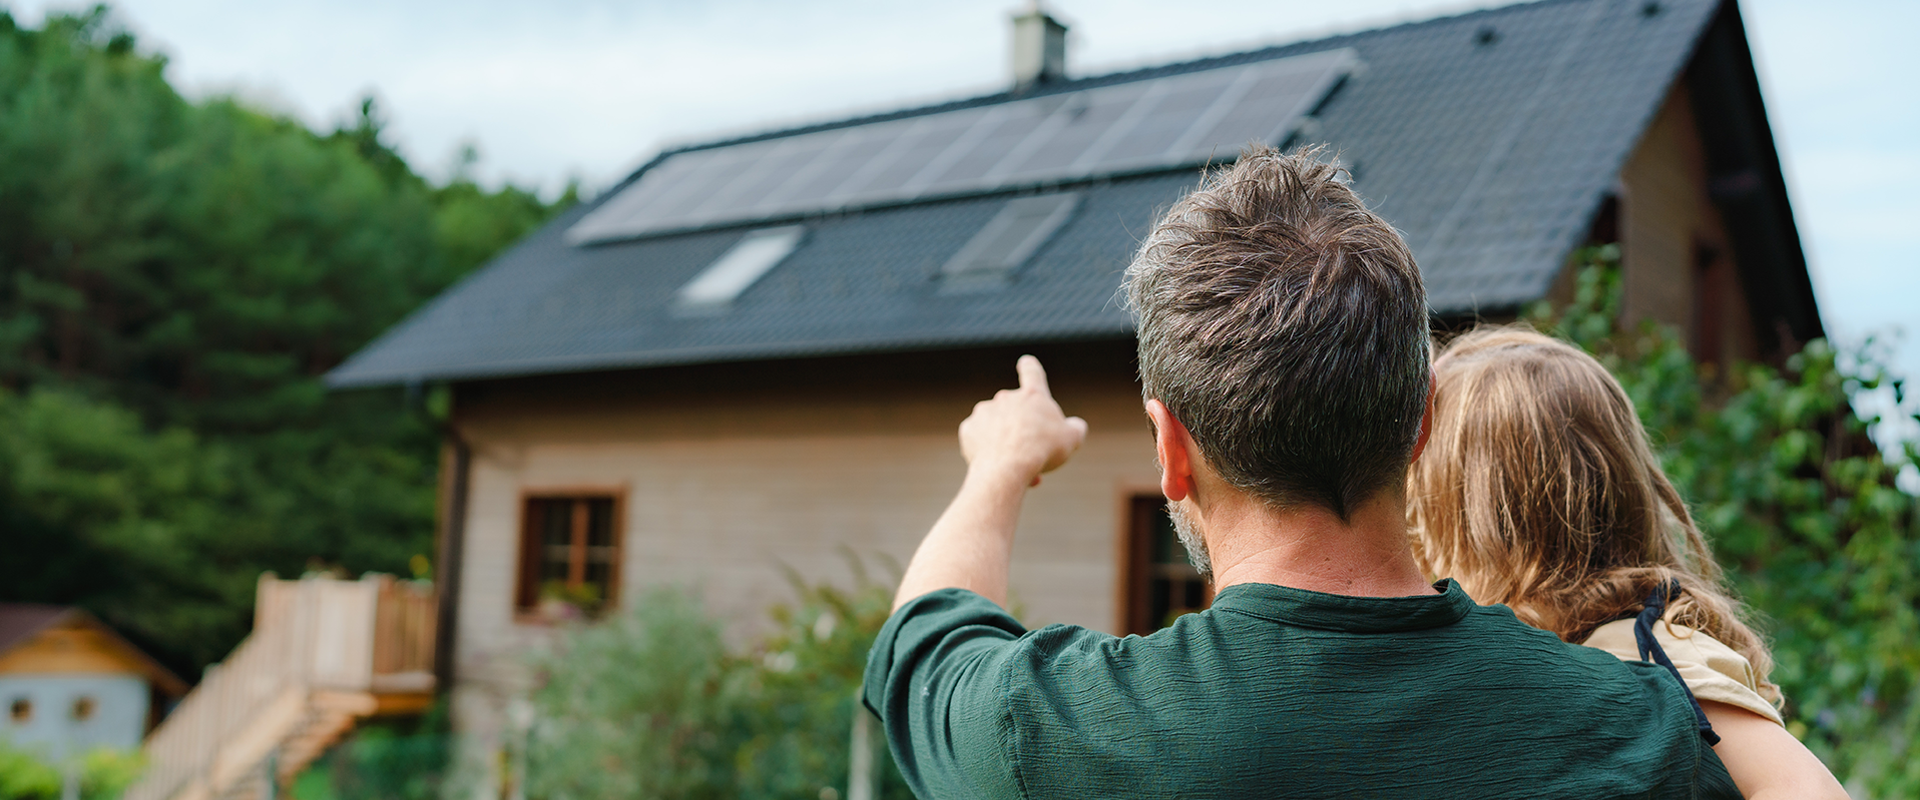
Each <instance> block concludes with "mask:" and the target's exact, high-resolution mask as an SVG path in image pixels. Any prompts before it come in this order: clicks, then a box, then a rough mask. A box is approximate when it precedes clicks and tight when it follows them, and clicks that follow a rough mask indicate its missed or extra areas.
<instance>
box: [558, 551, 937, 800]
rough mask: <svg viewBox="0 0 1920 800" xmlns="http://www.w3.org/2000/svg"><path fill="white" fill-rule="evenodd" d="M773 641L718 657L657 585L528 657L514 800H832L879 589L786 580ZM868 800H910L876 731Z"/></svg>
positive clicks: (694, 610) (678, 601)
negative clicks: (541, 654) (521, 763)
mask: <svg viewBox="0 0 1920 800" xmlns="http://www.w3.org/2000/svg"><path fill="white" fill-rule="evenodd" d="M794 585H795V588H796V590H797V592H798V595H799V602H798V603H797V604H795V605H792V606H782V607H779V608H775V609H774V610H773V612H772V616H773V621H774V623H775V629H774V631H773V632H772V633H771V634H770V635H769V636H767V637H766V638H765V639H763V640H762V641H761V642H760V643H759V644H758V645H757V646H755V647H753V648H751V649H750V650H748V651H747V652H745V653H734V652H730V651H729V650H728V649H727V647H726V646H725V644H724V642H723V640H722V637H721V633H720V631H721V624H720V623H719V621H717V620H715V619H714V618H713V617H711V616H709V615H708V614H707V613H706V612H705V610H704V609H702V608H701V607H700V605H699V603H698V602H697V601H695V600H693V599H692V598H691V597H690V596H689V595H687V594H686V593H685V592H683V591H680V590H677V589H661V590H655V591H653V592H651V593H649V594H648V595H647V596H645V597H643V598H640V600H639V601H638V602H637V603H635V604H634V605H633V606H632V608H631V609H630V610H628V611H625V612H622V613H620V614H618V615H616V616H614V617H613V618H611V619H609V620H607V621H605V622H603V623H601V624H598V625H594V626H583V627H579V628H576V629H574V630H572V631H570V632H569V633H568V634H567V635H566V636H565V637H564V640H563V642H562V643H561V645H560V646H559V647H558V648H557V649H556V651H555V653H553V654H552V655H550V656H548V657H545V658H543V659H541V660H540V662H539V668H540V672H541V673H542V676H543V681H542V683H541V685H540V687H539V688H538V689H537V690H536V691H535V692H534V695H533V706H534V709H535V721H534V724H533V727H532V730H531V732H530V735H529V738H528V743H527V788H528V796H530V797H536V798H549V799H550V800H562V799H565V800H588V799H589V798H616V797H618V798H626V797H661V798H722V797H724V798H769V799H771V798H792V800H823V799H825V800H832V798H835V797H839V796H840V795H841V793H842V792H843V791H845V787H846V786H847V780H848V763H849V757H850V756H851V754H852V751H851V747H852V746H853V745H852V739H853V737H852V735H851V732H852V729H853V724H854V715H855V714H865V713H867V712H866V711H865V710H864V709H861V708H859V706H858V702H859V701H858V699H857V698H856V695H855V692H856V691H858V688H859V686H860V677H861V674H862V671H863V670H864V668H865V665H866V657H867V650H868V649H869V648H870V647H871V646H872V644H873V638H874V635H875V634H877V633H878V632H879V630H880V626H881V624H882V623H884V622H885V621H886V617H887V612H888V610H889V609H890V606H891V598H892V593H891V592H890V591H889V590H888V589H886V588H885V587H883V586H880V585H877V584H874V583H871V582H869V581H866V580H865V579H864V578H863V579H862V580H861V581H860V584H859V587H858V588H857V589H855V590H852V591H846V590H842V589H838V588H835V587H831V586H825V585H806V584H804V583H802V582H800V581H798V580H795V581H794ZM868 746H869V747H872V748H873V751H872V752H873V756H874V758H873V763H874V766H875V776H876V780H875V784H874V787H875V790H876V796H877V797H880V798H910V797H912V794H911V792H910V791H909V790H908V789H907V787H906V784H905V782H904V781H902V780H901V779H900V777H899V774H898V772H897V771H896V770H895V769H894V767H893V762H892V759H890V758H888V757H887V755H886V750H885V743H884V740H883V739H882V737H881V734H880V732H879V728H878V726H877V725H875V726H873V728H872V734H871V736H870V738H869V740H868Z"/></svg>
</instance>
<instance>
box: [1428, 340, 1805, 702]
mask: <svg viewBox="0 0 1920 800" xmlns="http://www.w3.org/2000/svg"><path fill="white" fill-rule="evenodd" d="M1434 374H1435V378H1436V380H1437V382H1438V386H1437V388H1436V390H1435V394H1434V409H1433V420H1432V423H1431V424H1432V429H1431V433H1430V435H1429V438H1428V440H1427V447H1426V451H1425V453H1424V454H1423V455H1421V457H1420V459H1419V460H1418V461H1416V462H1414V464H1413V468H1412V470H1411V472H1410V473H1409V475H1408V481H1407V482H1408V486H1407V489H1408V491H1407V509H1408V518H1409V519H1408V521H1409V522H1410V523H1411V528H1412V529H1413V531H1414V552H1415V553H1416V554H1417V556H1418V557H1419V559H1420V561H1421V565H1422V566H1423V567H1424V568H1425V569H1426V570H1427V571H1428V572H1429V573H1430V574H1432V575H1435V576H1445V577H1452V578H1454V579H1455V580H1457V581H1459V582H1460V585H1461V586H1462V588H1464V589H1466V591H1467V593H1468V594H1469V595H1471V596H1472V597H1473V598H1474V600H1476V601H1478V602H1481V603H1504V604H1506V605H1508V606H1510V607H1512V608H1513V611H1514V613H1515V614H1516V615H1518V616H1519V617H1520V619H1521V620H1522V621H1524V622H1526V623H1528V624H1530V625H1533V626H1534V627H1536V628H1540V629H1543V630H1547V631H1552V632H1553V633H1556V634H1559V636H1560V638H1562V639H1564V640H1566V641H1569V642H1574V643H1579V642H1582V641H1585V640H1586V638H1587V637H1588V636H1590V635H1592V633H1593V631H1594V629H1595V628H1598V627H1599V626H1601V625H1604V624H1606V623H1607V622H1610V621H1612V620H1615V619H1619V618H1621V617H1623V616H1630V615H1632V614H1634V613H1636V612H1638V611H1639V610H1640V608H1641V606H1642V605H1643V604H1644V603H1645V601H1646V598H1647V596H1648V595H1649V594H1651V593H1652V592H1653V591H1654V589H1655V588H1657V587H1659V586H1661V585H1663V584H1664V583H1666V582H1667V581H1669V580H1675V579H1677V580H1679V581H1680V584H1681V586H1682V587H1684V588H1685V590H1686V591H1685V593H1684V594H1683V595H1681V596H1680V597H1679V598H1677V599H1676V600H1675V601H1674V602H1673V603H1672V605H1671V610H1670V611H1669V612H1668V613H1667V616H1666V619H1667V620H1668V621H1669V622H1672V623H1674V624H1679V625H1685V626H1687V627H1690V628H1693V629H1695V630H1699V631H1703V632H1705V633H1706V634H1707V635H1709V636H1712V637H1713V638H1715V639H1718V640H1720V641H1721V642H1722V643H1725V644H1726V645H1727V646H1728V647H1731V648H1733V649H1734V650H1735V651H1737V652H1739V653H1740V654H1742V655H1744V656H1746V658H1747V660H1748V661H1749V662H1751V663H1752V665H1753V669H1754V673H1755V675H1757V676H1758V677H1759V678H1760V681H1761V686H1762V691H1763V693H1767V694H1771V695H1772V696H1770V697H1768V698H1767V699H1769V700H1774V699H1775V698H1777V697H1778V690H1777V689H1775V688H1774V687H1773V686H1772V684H1770V683H1767V682H1766V676H1767V673H1768V671H1769V670H1770V669H1771V667H1772V659H1771V657H1770V656H1769V655H1768V653H1767V647H1766V644H1765V643H1764V642H1762V641H1761V639H1760V637H1759V636H1758V635H1756V634H1755V633H1754V632H1753V630H1752V629H1751V628H1749V627H1747V625H1746V624H1745V623H1743V622H1741V620H1740V614H1739V606H1738V604H1737V603H1736V602H1735V601H1734V600H1732V599H1731V598H1729V597H1728V596H1727V594H1726V592H1725V591H1724V590H1723V589H1722V587H1721V584H1720V569H1719V566H1718V565H1717V564H1715V563H1714V560H1713V553H1712V551H1711V550H1709V549H1708V547H1707V542H1706V540H1705V539H1703V538H1701V536H1700V531H1699V529H1698V528H1696V527H1694V524H1693V517H1692V516H1691V515H1689V514H1688V513H1687V506H1686V503H1685V502H1683V501H1682V500H1681V499H1680V495H1679V493H1678V492H1676V491H1674V488H1673V484H1672V483H1671V482H1669V481H1668V480H1667V476H1666V473H1665V472H1663V471H1662V470H1661V469H1660V462H1659V460H1658V459H1657V458H1655V457H1654V454H1653V450H1652V448H1651V447H1649V446H1648V444H1647V436H1646V432H1645V429H1643V428H1642V427H1641V425H1640V417H1639V415H1638V414H1636V413H1635V412H1634V410H1633V402H1632V401H1631V400H1630V399H1628V397H1627V394H1626V392H1625V390H1623V389H1621V387H1620V384H1619V382H1617V381H1615V380H1614V379H1613V376H1612V375H1610V374H1608V373H1607V370H1606V368H1605V367H1602V366H1601V365H1600V363H1599V362H1598V361H1595V360H1594V359H1593V357H1592V356H1589V355H1587V354H1586V353H1584V352H1581V351H1580V350H1579V349H1578V348H1575V347H1573V346H1571V345H1568V344H1566V343H1564V342H1561V341H1559V340H1557V339H1553V338H1551V337H1548V336H1544V335H1542V334H1539V333H1536V332H1534V331H1531V330H1526V329H1524V328H1513V327H1499V328H1483V329H1481V330H1477V331H1474V332H1472V333H1468V334H1466V335H1464V336H1461V337H1460V338H1458V339H1456V340H1454V341H1453V342H1452V343H1451V344H1450V345H1448V346H1447V347H1446V348H1445V350H1444V351H1443V352H1442V353H1441V355H1440V357H1439V358H1438V359H1437V360H1436V361H1435V362H1434Z"/></svg>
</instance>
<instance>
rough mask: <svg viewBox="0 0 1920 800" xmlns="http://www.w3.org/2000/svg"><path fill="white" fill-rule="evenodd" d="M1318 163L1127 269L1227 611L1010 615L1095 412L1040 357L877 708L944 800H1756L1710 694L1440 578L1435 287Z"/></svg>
mask: <svg viewBox="0 0 1920 800" xmlns="http://www.w3.org/2000/svg"><path fill="white" fill-rule="evenodd" d="M1317 155H1318V153H1317V152H1315V151H1309V152H1306V153H1302V154H1296V155H1291V156H1286V155H1282V154H1280V153H1278V152H1276V151H1274V150H1271V149H1252V150H1249V151H1248V152H1247V153H1246V154H1244V155H1243V156H1242V157H1241V159H1240V161H1239V162H1238V163H1237V164H1236V165H1234V166H1233V167H1232V168H1230V169H1227V170H1224V171H1221V172H1219V173H1216V174H1214V175H1212V176H1210V177H1209V178H1208V179H1207V180H1206V181H1205V182H1204V184H1203V185H1202V186H1201V187H1200V188H1199V189H1197V190H1196V191H1194V192H1193V193H1192V194H1190V195H1188V196H1187V197H1186V198H1184V199H1182V200H1181V201H1180V202H1179V203H1177V204H1176V205H1175V206H1174V207H1173V208H1172V209H1171V210H1170V211H1169V212H1168V213H1167V215H1166V217H1165V218H1164V219H1163V220H1162V221H1161V222H1160V223H1159V224H1158V226H1157V227H1156V228H1155V229H1154V231H1153V232H1152V233H1151V234H1150V235H1149V237H1148V239H1147V241H1146V242H1145V244H1144V245H1143V246H1142V248H1141V250H1140V253H1139V255H1138V256H1137V257H1136V259H1135V261H1134V263H1133V264H1132V266H1131V267H1130V268H1129V269H1128V271H1127V278H1126V281H1127V294H1128V298H1129V299H1130V300H1131V303H1132V306H1133V310H1134V312H1135V314H1136V317H1137V321H1138V335H1139V348H1140V349H1139V353H1140V376H1141V381H1142V383H1143V385H1144V390H1145V395H1146V401H1145V405H1146V413H1147V417H1148V419H1149V420H1150V421H1151V422H1152V426H1153V431H1154V433H1153V436H1154V445H1155V448H1156V451H1157V453H1158V455H1159V463H1160V468H1161V488H1162V490H1163V491H1164V492H1165V493H1166V496H1167V499H1168V500H1169V501H1170V503H1169V510H1170V511H1171V512H1172V513H1173V516H1174V520H1175V523H1176V528H1177V530H1178V532H1179V534H1180V538H1181V540H1182V542H1184V543H1185V544H1186V545H1187V548H1188V550H1189V553H1190V554H1191V556H1192V558H1193V561H1194V563H1195V565H1196V566H1197V567H1199V568H1200V569H1201V570H1202V571H1203V572H1207V573H1210V575H1211V578H1212V580H1213V583H1214V586H1215V587H1216V588H1217V590H1218V595H1217V596H1216V598H1215V600H1214V604H1213V606H1212V608H1210V609H1208V610H1207V611H1204V612H1201V613H1198V614H1190V615H1186V616H1183V617H1181V618H1180V619H1179V620H1178V621H1176V622H1175V623H1174V624H1173V626H1172V627H1169V628H1167V629H1165V630H1162V631H1160V632H1158V633H1155V634H1153V635H1151V636H1146V637H1133V636H1129V637H1126V638H1116V637H1113V636H1109V635H1106V634H1102V633H1097V632H1094V631H1089V630H1085V629H1082V628H1078V627H1072V626H1062V625H1056V626H1051V627H1048V628H1044V629H1042V630H1038V631H1028V630H1026V629H1025V628H1023V627H1021V625H1020V623H1018V622H1016V621H1015V620H1014V619H1013V618H1012V617H1011V616H1009V615H1008V614H1007V613H1006V612H1005V611H1004V610H1003V609H1002V608H1001V605H1002V604H1003V603H1004V600H1005V598H1006V591H1007V571H1008V567H1009V561H1010V559H1011V553H1012V541H1013V532H1014V528H1015V523H1016V521H1017V518H1018V515H1019V509H1020V503H1021V499H1022V497H1023V496H1024V494H1025V492H1026V491H1027V490H1028V489H1029V488H1030V487H1031V486H1035V485H1038V484H1039V481H1040V476H1041V475H1042V474H1043V473H1045V472H1047V471H1049V470H1052V469H1054V468H1057V467H1059V466H1060V465H1061V464H1064V463H1065V462H1066V461H1067V459H1068V458H1069V456H1071V455H1072V453H1073V452H1074V450H1076V449H1077V448H1078V447H1079V445H1080V443H1081V441H1082V440H1083V439H1084V438H1085V435H1086V423H1085V422H1083V421H1081V420H1079V419H1077V418H1072V417H1066V416H1064V415H1063V414H1062V412H1061V410H1060V407H1059V406H1058V405H1057V404H1055V403H1054V401H1053V399H1052V397H1051V395H1050V394H1049V392H1048V389H1047V383H1046V374H1045V372H1044V371H1043V370H1042V369H1041V366H1040V364H1039V362H1038V361H1036V360H1035V359H1033V358H1032V357H1030V356H1029V357H1026V358H1022V359H1021V360H1020V362H1019V364H1018V365H1017V369H1018V372H1019V376H1020V388H1019V389H1014V390H1006V391H1002V392H1000V393H999V394H998V395H996V396H995V397H994V398H993V399H992V400H989V401H986V402H983V403H980V404H979V405H977V406H975V407H974V411H973V415H972V416H970V417H968V418H967V420H966V421H965V422H963V423H961V425H960V444H961V451H962V453H963V454H964V455H965V456H966V459H967V463H968V469H967V476H966V479H965V482H964V483H963V484H962V485H961V488H960V492H959V495H958V496H957V497H955V499H954V501H953V504H952V505H951V506H950V507H949V508H948V509H947V511H946V513H945V514H943V515H942V516H941V517H940V519H939V521H938V522H936V523H935V524H934V526H933V529H932V530H931V531H930V532H929V533H928V534H927V537H926V540H925V541H924V542H922V543H921V545H920V549H919V551H918V552H917V553H916V554H915V555H914V557H913V560H912V562H911V564H910V565H909V566H908V568H907V572H906V574H905V575H904V576H903V577H902V579H901V584H900V590H899V594H898V596H897V597H896V599H895V601H894V614H893V616H892V618H891V619H889V620H888V622H887V625H886V627H885V628H884V629H883V630H882V631H881V633H880V636H879V638H878V640H877V641H876V642H875V644H874V649H873V653H872V655H871V657H870V660H869V662H868V666H867V674H866V685H865V700H866V703H867V705H868V707H869V708H870V709H872V710H873V711H874V713H875V714H877V715H879V717H880V719H881V721H882V723H883V725H884V727H885V730H886V732H887V739H888V742H889V743H890V744H891V746H892V748H893V752H894V756H895V758H896V760H897V762H898V763H899V765H900V768H901V771H902V773H903V774H905V776H906V777H907V780H908V782H909V783H910V784H911V785H912V786H913V789H914V791H915V792H917V793H918V794H919V795H920V796H921V797H922V798H946V797H955V798H959V797H1021V798H1104V797H1156V798H1157V797H1282V796H1285V797H1296V796H1298V797H1319V796H1340V797H1363V798H1376V797H1378V798H1385V797H1470V798H1496V797H1516V798H1517V797H1595V798H1598V797H1627V796H1632V797H1698V796H1728V797H1737V796H1738V794H1737V793H1736V792H1734V790H1733V787H1732V783H1731V782H1730V781H1729V780H1728V779H1727V775H1726V772H1725V769H1724V768H1723V767H1722V766H1721V764H1720V762H1719V761H1718V760H1717V759H1716V758H1715V757H1714V756H1713V754H1712V751H1711V749H1710V748H1709V746H1708V744H1707V743H1706V742H1704V741H1702V738H1701V736H1700V734H1699V733H1698V731H1697V730H1696V728H1695V721H1694V716H1693V711H1692V707H1691V706H1690V705H1689V702H1688V696H1687V695H1686V690H1685V689H1684V688H1683V687H1682V686H1681V685H1680V684H1679V683H1677V682H1675V681H1673V680H1672V679H1671V678H1670V677H1669V676H1667V675H1666V674H1664V672H1662V671H1661V670H1660V668H1658V667H1653V666H1651V665H1647V664H1628V663H1624V662H1622V661H1620V660H1619V659H1617V658H1615V657H1613V656H1612V655H1609V654H1607V653H1604V652H1600V651H1597V650H1592V649H1589V648H1583V647H1577V646H1573V645H1567V644H1565V643H1563V642H1561V641H1560V640H1559V639H1557V638H1555V637H1554V636H1552V635H1551V634H1547V633H1544V632H1541V631H1537V630H1534V629H1532V628H1529V627H1527V626H1525V625H1523V624H1521V623H1520V622H1518V621H1517V620H1515V619H1514V617H1513V615H1512V613H1511V612H1509V611H1508V610H1506V609H1505V608H1504V607H1500V606H1493V607H1487V608H1480V607H1477V606H1475V605H1474V604H1473V602H1472V601H1471V600H1470V599H1469V598H1468V597H1467V596H1466V595H1465V594H1464V593H1463V592H1462V591H1461V590H1460V588H1459V586H1458V585H1456V584H1454V583H1453V582H1452V581H1441V582H1439V583H1437V584H1429V583H1428V581H1427V579H1426V577H1425V576H1423V575H1422V574H1421V573H1420V570H1419V568H1418V567H1417V566H1416V564H1415V561H1414V559H1413V556H1412V553H1411V552H1410V550H1409V543H1408V541H1409V540H1408V536H1407V531H1406V527H1405V512H1404V508H1403V499H1402V492H1403V487H1404V484H1405V479H1406V471H1407V467H1408V465H1409V464H1410V463H1411V462H1412V460H1413V459H1414V458H1416V457H1418V455H1419V451H1420V449H1421V447H1422V446H1423V445H1424V443H1425V435H1426V416H1427V414H1428V412H1429V411H1430V408H1431V406H1430V403H1429V392H1430V391H1431V386H1432V373H1431V370H1430V368H1429V365H1428V354H1429V349H1430V347H1429V342H1428V335H1427V309H1426V295H1425V290H1424V288H1423V287H1422V285H1421V282H1420V275H1419V271H1418V269H1417V268H1416V267H1415V265H1414V261H1413V257H1412V255H1411V253H1409V252H1408V250H1407V248H1406V245H1405V244H1404V243H1403V242H1402V241H1401V239H1400V237H1399V235H1398V234H1397V233H1395V232H1394V230H1393V229H1392V227H1391V226H1389V225H1387V224H1386V222H1385V221H1383V220H1381V219H1380V218H1379V217H1378V216H1376V215H1374V214H1373V213H1372V212H1370V211H1369V210H1367V209H1366V207H1365V206H1364V205H1363V204H1362V203H1361V202H1360V200H1359V198H1358V197H1357V196H1355V194H1354V193H1353V192H1352V191H1351V190H1350V189H1349V188H1348V187H1347V186H1346V185H1345V184H1344V183H1343V182H1342V180H1341V176H1340V173H1339V172H1338V170H1336V169H1335V168H1333V167H1330V166H1328V165H1326V164H1323V163H1321V162H1319V161H1318V160H1316V156H1317Z"/></svg>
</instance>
